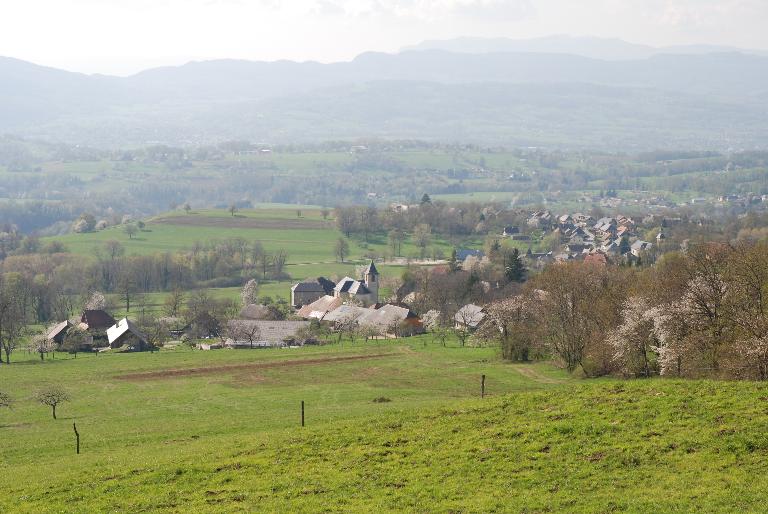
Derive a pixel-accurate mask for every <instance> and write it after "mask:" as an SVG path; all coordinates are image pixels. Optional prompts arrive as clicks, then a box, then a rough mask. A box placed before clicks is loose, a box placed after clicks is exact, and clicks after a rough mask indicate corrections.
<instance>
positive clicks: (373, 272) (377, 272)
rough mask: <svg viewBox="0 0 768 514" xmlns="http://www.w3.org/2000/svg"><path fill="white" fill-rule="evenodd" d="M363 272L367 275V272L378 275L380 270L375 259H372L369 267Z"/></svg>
mask: <svg viewBox="0 0 768 514" xmlns="http://www.w3.org/2000/svg"><path fill="white" fill-rule="evenodd" d="M363 274H365V275H367V274H371V275H378V274H379V270H377V269H376V265H375V264H374V263H373V260H371V263H370V264H369V265H368V267H367V268H365V270H363Z"/></svg>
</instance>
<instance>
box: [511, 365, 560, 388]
mask: <svg viewBox="0 0 768 514" xmlns="http://www.w3.org/2000/svg"><path fill="white" fill-rule="evenodd" d="M513 368H514V369H515V371H517V372H518V373H520V374H521V375H523V376H524V377H527V378H530V379H531V380H533V381H535V382H540V383H542V384H559V383H561V382H562V381H563V380H561V379H557V378H551V377H547V376H544V375H542V374H541V373H539V372H538V371H536V370H535V369H533V368H531V367H528V366H526V365H525V364H519V365H516V366H513Z"/></svg>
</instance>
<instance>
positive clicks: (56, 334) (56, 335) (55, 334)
mask: <svg viewBox="0 0 768 514" xmlns="http://www.w3.org/2000/svg"><path fill="white" fill-rule="evenodd" d="M71 326H72V323H70V322H69V320H67V321H62V322H61V323H59V324H57V325H56V326H54V327H53V328H52V329H51V330H50V331H49V332H48V334H46V336H45V337H46V339H48V340H49V341H52V342H54V343H56V344H59V345H60V344H61V343H63V342H64V338H65V337H66V336H67V332H68V331H69V328H70V327H71Z"/></svg>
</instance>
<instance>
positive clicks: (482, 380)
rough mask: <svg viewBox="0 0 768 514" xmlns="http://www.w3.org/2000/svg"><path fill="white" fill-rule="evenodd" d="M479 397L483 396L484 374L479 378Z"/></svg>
mask: <svg viewBox="0 0 768 514" xmlns="http://www.w3.org/2000/svg"><path fill="white" fill-rule="evenodd" d="M480 398H485V375H483V376H482V377H481V378H480Z"/></svg>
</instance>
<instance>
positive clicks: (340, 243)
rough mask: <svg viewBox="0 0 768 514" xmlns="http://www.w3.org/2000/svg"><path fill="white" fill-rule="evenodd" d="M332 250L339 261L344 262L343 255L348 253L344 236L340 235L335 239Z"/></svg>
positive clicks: (347, 244) (347, 245)
mask: <svg viewBox="0 0 768 514" xmlns="http://www.w3.org/2000/svg"><path fill="white" fill-rule="evenodd" d="M333 251H334V254H335V255H336V258H337V259H338V260H339V261H341V262H344V257H346V256H347V255H348V254H349V243H348V242H347V240H346V239H345V238H343V237H340V238H339V239H337V240H336V245H335V246H334V248H333Z"/></svg>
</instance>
